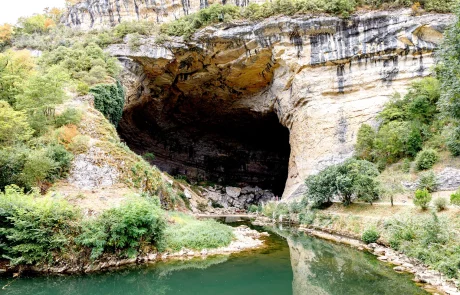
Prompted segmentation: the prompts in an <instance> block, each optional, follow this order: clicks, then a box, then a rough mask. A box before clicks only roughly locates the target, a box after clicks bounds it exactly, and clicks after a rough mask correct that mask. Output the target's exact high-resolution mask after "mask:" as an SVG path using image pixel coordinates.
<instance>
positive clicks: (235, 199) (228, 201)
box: [202, 185, 276, 209]
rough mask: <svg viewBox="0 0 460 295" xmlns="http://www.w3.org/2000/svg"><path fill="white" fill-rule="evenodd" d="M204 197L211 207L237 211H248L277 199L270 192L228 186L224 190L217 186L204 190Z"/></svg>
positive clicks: (256, 188)
mask: <svg viewBox="0 0 460 295" xmlns="http://www.w3.org/2000/svg"><path fill="white" fill-rule="evenodd" d="M202 195H203V197H205V198H207V199H208V200H209V203H210V204H209V205H210V206H212V207H223V208H229V207H234V208H236V209H247V208H248V207H249V205H252V204H254V205H258V204H260V203H265V202H268V201H273V200H275V198H276V196H275V195H274V194H273V193H272V192H271V191H269V190H263V189H261V188H259V187H251V186H246V187H243V188H238V187H230V186H228V187H225V188H224V187H222V186H219V185H216V186H214V187H207V188H203V190H202Z"/></svg>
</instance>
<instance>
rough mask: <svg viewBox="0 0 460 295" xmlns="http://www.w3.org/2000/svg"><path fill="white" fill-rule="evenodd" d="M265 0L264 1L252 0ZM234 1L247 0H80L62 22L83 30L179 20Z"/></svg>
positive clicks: (244, 3)
mask: <svg viewBox="0 0 460 295" xmlns="http://www.w3.org/2000/svg"><path fill="white" fill-rule="evenodd" d="M251 2H254V3H259V2H260V3H263V2H265V1H262V0H252V1H251ZM214 3H219V4H233V5H236V6H240V7H244V6H247V5H248V4H249V1H248V0H229V1H227V0H222V1H213V0H162V1H156V0H80V1H78V3H76V4H74V5H72V6H70V7H69V9H68V10H67V12H66V14H65V15H64V17H63V21H64V22H65V23H66V24H67V25H68V26H72V27H80V28H83V29H89V28H97V27H111V26H115V25H117V24H119V23H121V22H122V21H132V20H149V21H154V22H156V23H163V22H167V21H172V20H176V19H178V18H180V17H183V16H186V15H189V14H191V13H194V12H197V11H199V10H200V9H203V8H206V7H208V6H209V5H211V4H214Z"/></svg>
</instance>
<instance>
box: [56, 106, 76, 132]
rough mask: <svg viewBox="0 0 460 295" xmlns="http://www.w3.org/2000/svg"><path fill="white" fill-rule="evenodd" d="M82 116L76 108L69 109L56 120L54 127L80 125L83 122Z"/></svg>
mask: <svg viewBox="0 0 460 295" xmlns="http://www.w3.org/2000/svg"><path fill="white" fill-rule="evenodd" d="M81 117H82V114H81V112H80V111H79V110H77V109H75V108H67V109H65V110H64V111H63V112H62V113H61V114H59V115H57V116H56V117H55V118H54V125H55V126H56V127H57V128H59V127H62V126H64V125H68V124H74V125H75V124H78V123H80V121H81Z"/></svg>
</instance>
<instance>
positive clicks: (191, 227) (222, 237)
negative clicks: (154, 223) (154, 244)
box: [165, 213, 233, 251]
mask: <svg viewBox="0 0 460 295" xmlns="http://www.w3.org/2000/svg"><path fill="white" fill-rule="evenodd" d="M171 218H172V219H173V223H172V224H169V225H168V227H167V228H166V231H165V242H166V247H167V248H168V249H171V250H174V251H178V250H181V249H182V248H188V249H194V250H202V249H211V248H218V247H223V246H227V245H228V244H230V242H231V241H232V239H233V230H232V228H231V227H229V226H228V225H225V224H222V223H219V222H217V221H215V220H197V219H195V218H194V217H192V216H189V215H186V214H179V213H175V214H171Z"/></svg>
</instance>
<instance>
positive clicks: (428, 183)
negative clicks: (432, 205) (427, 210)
mask: <svg viewBox="0 0 460 295" xmlns="http://www.w3.org/2000/svg"><path fill="white" fill-rule="evenodd" d="M417 188H418V189H421V190H423V189H426V190H428V191H429V192H434V191H436V190H437V189H438V179H437V178H436V175H435V174H434V172H433V171H428V172H425V173H421V174H420V178H419V180H418V183H417Z"/></svg>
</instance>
